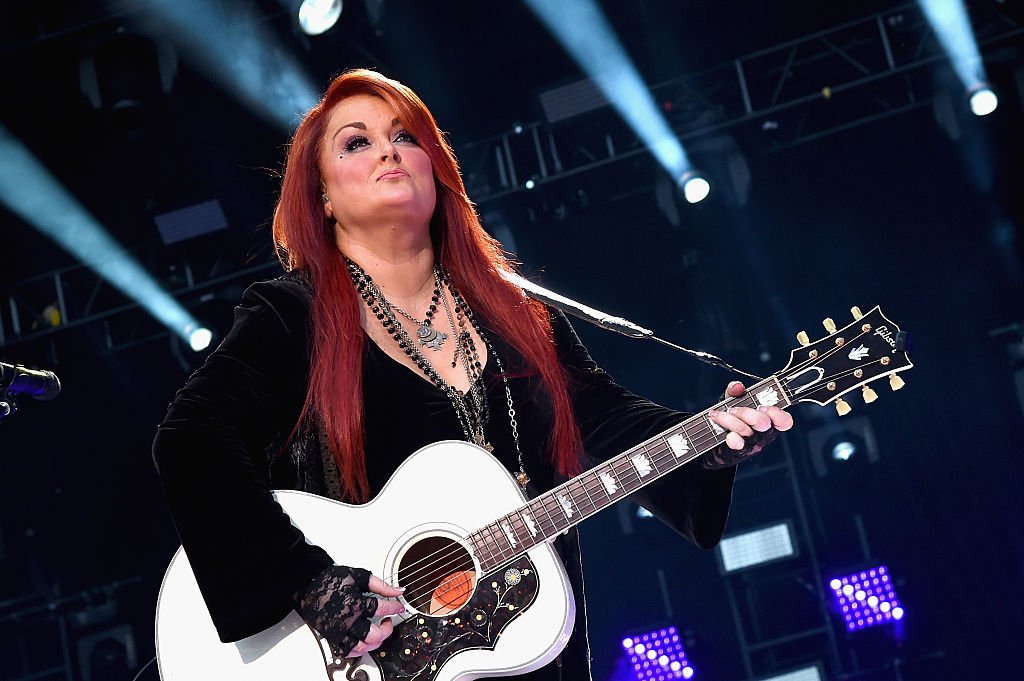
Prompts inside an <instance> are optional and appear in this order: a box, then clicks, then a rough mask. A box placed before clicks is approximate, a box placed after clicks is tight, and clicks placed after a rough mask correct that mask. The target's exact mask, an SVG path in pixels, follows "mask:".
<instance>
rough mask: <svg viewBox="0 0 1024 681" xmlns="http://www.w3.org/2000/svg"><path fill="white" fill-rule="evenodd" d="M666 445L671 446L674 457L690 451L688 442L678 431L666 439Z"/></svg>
mask: <svg viewBox="0 0 1024 681" xmlns="http://www.w3.org/2000/svg"><path fill="white" fill-rule="evenodd" d="M668 446H669V447H671V448H672V453H673V454H675V455H676V457H680V456H683V455H684V454H686V453H687V452H688V451H690V443H689V442H688V441H687V439H686V438H685V437H683V436H682V435H681V434H680V433H676V434H675V435H673V436H672V437H670V438H669V439H668Z"/></svg>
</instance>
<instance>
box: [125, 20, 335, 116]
mask: <svg viewBox="0 0 1024 681" xmlns="http://www.w3.org/2000/svg"><path fill="white" fill-rule="evenodd" d="M143 7H144V10H143V11H145V12H147V13H149V14H150V15H151V16H152V17H153V18H155V19H156V20H157V21H159V22H160V24H161V25H162V26H164V27H166V29H167V30H168V31H169V32H170V33H171V34H172V36H173V37H174V39H175V42H176V43H177V44H178V45H180V46H181V48H182V51H183V54H186V55H188V56H189V57H190V58H191V59H193V60H194V61H196V62H197V63H198V64H199V65H200V66H201V67H202V68H203V69H204V70H205V71H206V72H208V73H209V74H210V75H211V77H212V78H214V79H215V80H217V81H218V82H220V84H221V85H223V86H224V87H225V88H226V89H227V90H229V91H231V92H233V93H234V95H235V96H236V97H238V98H239V99H240V100H241V101H242V102H244V103H245V104H246V105H248V106H250V107H251V108H252V109H253V110H254V111H256V112H258V113H259V114H260V115H262V116H264V117H266V118H267V119H269V120H271V121H273V122H274V123H276V124H278V125H280V126H281V127H283V128H285V129H286V130H291V129H292V128H294V127H295V126H297V125H298V122H299V120H300V117H301V116H302V115H303V114H304V113H305V112H306V111H308V110H309V109H310V108H311V107H312V106H313V105H314V104H316V102H317V99H318V95H317V91H316V88H315V87H313V85H312V82H311V81H310V80H309V77H308V76H307V75H306V74H305V72H303V70H302V69H301V68H300V66H299V64H298V61H297V60H296V59H295V57H294V55H292V54H291V53H289V52H288V51H287V50H285V49H284V48H283V47H282V46H281V45H280V44H279V43H278V42H277V41H276V40H275V39H274V38H273V37H272V36H271V34H270V33H269V31H267V29H266V26H265V25H264V22H263V21H261V19H260V18H259V17H257V16H256V15H254V13H253V10H252V8H251V6H249V5H246V4H242V3H239V2H238V1H237V0H225V1H224V2H209V1H208V0H174V2H148V3H143ZM338 11H339V12H340V11H341V9H340V3H339V9H338Z"/></svg>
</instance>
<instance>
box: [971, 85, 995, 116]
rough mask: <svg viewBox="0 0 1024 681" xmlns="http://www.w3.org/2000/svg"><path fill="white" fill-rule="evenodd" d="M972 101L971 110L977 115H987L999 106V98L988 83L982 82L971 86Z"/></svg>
mask: <svg viewBox="0 0 1024 681" xmlns="http://www.w3.org/2000/svg"><path fill="white" fill-rule="evenodd" d="M968 94H969V97H970V103H971V112H972V113H973V114H974V115H975V116H987V115H989V114H990V113H992V112H993V111H995V110H996V107H997V106H999V98H998V97H997V96H996V93H995V91H994V90H992V88H990V87H989V86H988V85H985V84H981V85H976V86H974V87H973V88H971V89H970V90H969V92H968Z"/></svg>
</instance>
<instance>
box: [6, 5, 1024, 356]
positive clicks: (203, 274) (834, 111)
mask: <svg viewBox="0 0 1024 681" xmlns="http://www.w3.org/2000/svg"><path fill="white" fill-rule="evenodd" d="M969 8H970V11H971V21H972V25H973V27H974V32H975V35H976V38H977V41H978V44H979V48H980V49H981V51H982V55H983V57H984V56H986V55H988V56H991V55H993V54H995V53H996V52H997V51H998V50H1000V49H1001V48H1004V47H1005V46H1007V45H1008V44H1009V43H1010V42H1011V41H1012V40H1013V39H1014V38H1018V37H1019V36H1021V35H1022V34H1024V28H1022V27H1021V26H1020V25H1019V24H1018V23H1017V22H1015V21H1014V20H1013V19H1011V18H1010V17H1008V16H1007V15H1006V14H1005V13H1003V12H1001V11H1000V10H999V8H998V7H996V6H995V5H994V4H993V3H988V2H975V3H970V5H969ZM945 59H947V57H946V55H945V53H944V52H943V50H942V48H941V46H940V45H939V43H938V41H937V39H936V37H935V35H934V33H933V32H932V30H931V28H930V26H929V24H928V22H927V21H926V19H925V17H924V16H923V15H922V13H921V11H920V9H919V7H918V6H917V5H916V4H915V3H908V4H906V5H901V6H899V7H896V8H894V9H890V10H886V11H884V12H880V13H877V14H872V15H870V16H867V17H864V18H862V19H858V20H856V21H851V22H848V23H845V24H842V25H839V26H835V27H833V28H830V29H828V30H825V31H820V32H818V33H813V34H810V35H807V36H804V37H802V38H799V39H797V40H793V41H790V42H786V43H783V44H780V45H777V46H775V47H771V48H768V49H765V50H760V51H757V52H753V53H750V54H747V55H744V56H742V57H739V58H737V59H735V60H732V61H730V62H727V63H725V64H721V65H719V66H717V67H715V68H712V69H709V70H707V71H704V72H701V73H696V74H691V75H686V76H681V77H679V78H675V79H672V80H669V81H666V82H663V83H659V84H656V85H654V86H653V87H652V88H651V89H652V93H653V94H654V97H655V101H657V102H659V103H660V105H661V106H662V109H663V111H664V112H665V114H666V117H667V119H668V121H669V123H670V125H671V127H672V129H673V131H674V132H675V134H676V135H677V136H678V138H679V139H680V140H682V141H683V142H684V143H685V144H690V145H691V146H699V143H700V142H701V140H702V139H708V138H711V137H714V136H716V135H721V134H724V133H725V132H727V131H728V132H740V131H743V132H745V133H746V134H744V135H743V144H744V148H745V150H746V151H748V152H761V153H766V152H772V151H775V150H779V149H784V148H788V147H792V146H794V145H799V144H804V143H806V142H810V141H813V140H818V139H821V138H822V137H825V136H827V135H831V134H835V133H838V132H840V131H843V130H848V129H850V128H854V127H857V126H860V125H864V124H866V123H871V122H874V121H878V120H881V119H884V118H887V117H890V116H894V115H897V114H900V113H903V112H906V111H909V110H912V109H915V108H918V107H921V106H924V105H927V104H929V103H930V102H931V101H932V99H933V98H934V96H935V84H934V79H933V69H929V68H926V67H929V66H935V65H938V64H940V63H941V62H942V61H943V60H945ZM591 89H592V88H591ZM562 90H563V91H564V90H566V88H562ZM577 94H578V93H577ZM542 97H543V95H542ZM550 99H551V98H550V97H548V100H550ZM548 103H549V102H548ZM548 103H546V104H545V108H547V104H548ZM567 118H568V119H569V120H571V121H572V124H571V125H566V124H565V123H564V121H565V120H566V119H567ZM458 155H459V158H460V160H461V163H462V168H463V172H464V174H465V179H466V185H467V189H468V191H469V195H470V196H472V197H473V199H474V200H475V201H476V202H477V203H478V204H481V205H482V204H486V203H488V202H491V201H495V200H497V199H501V198H503V197H507V196H510V195H513V194H516V193H518V192H529V191H530V189H528V188H527V182H528V181H532V182H531V183H530V186H531V187H537V186H539V185H540V184H543V183H553V182H556V181H559V180H562V179H564V178H568V177H572V176H574V175H579V174H581V173H589V172H592V171H595V170H597V169H599V168H604V167H610V166H612V165H614V164H618V163H620V162H621V161H624V160H627V159H631V158H632V159H640V158H643V157H645V156H649V151H648V150H647V148H646V147H644V145H643V143H642V142H641V141H640V140H639V138H638V137H637V136H636V134H635V133H634V132H633V131H631V130H630V129H629V127H628V126H627V125H626V123H625V122H624V121H622V120H621V119H620V118H619V117H618V116H617V115H616V114H615V113H614V112H613V111H612V110H611V108H610V107H609V106H607V105H606V104H605V103H604V102H602V100H601V98H600V97H599V96H598V97H597V98H596V99H594V98H591V102H590V104H589V105H588V108H587V110H586V111H581V112H580V113H578V114H576V115H569V116H566V115H562V116H560V117H559V118H558V120H555V121H554V122H548V121H535V122H532V123H529V124H524V125H519V126H516V128H515V129H514V130H509V131H507V132H505V133H503V134H500V135H496V136H493V137H490V138H487V139H484V140H480V141H476V142H472V143H469V144H465V145H458ZM633 181H635V177H634V178H633ZM160 257H164V258H166V257H169V256H167V255H166V254H165V255H163V256H160ZM277 267H278V266H277V264H276V262H274V261H272V260H267V261H265V262H262V263H259V264H253V263H246V264H245V265H244V266H233V265H227V266H224V265H223V264H222V266H220V267H219V268H218V267H210V266H209V264H208V263H204V264H197V263H196V262H194V257H187V256H179V257H178V262H176V263H172V264H170V265H168V264H166V263H164V264H163V265H162V267H161V269H160V273H161V274H160V276H158V279H160V280H161V281H162V282H163V283H164V284H165V287H166V288H167V290H168V291H170V292H171V293H172V294H173V295H174V296H175V297H176V298H179V299H185V298H188V297H190V296H193V295H196V294H199V293H202V292H204V291H213V290H216V289H217V288H218V287H221V288H223V287H226V286H230V285H235V284H237V283H239V282H242V281H246V280H249V279H251V278H253V277H256V276H260V275H266V276H270V275H271V274H272V273H273V272H275V271H278V270H277ZM150 271H154V269H153V268H150ZM2 295H3V297H4V298H5V299H6V300H5V301H2V302H0V348H9V347H13V346H15V345H18V344H21V343H25V342H28V341H35V340H39V339H43V338H46V337H49V336H52V335H53V334H55V333H58V332H60V331H64V330H69V329H73V328H80V327H83V326H86V325H91V324H99V325H102V327H103V334H104V339H105V343H106V346H107V348H108V349H110V350H112V351H113V350H118V349H121V348H125V347H129V346H131V345H134V344H137V343H139V342H142V341H144V340H148V339H151V338H154V337H159V336H166V335H168V332H167V331H166V330H164V329H161V328H159V326H158V325H156V324H155V322H153V321H152V320H151V319H150V318H149V315H148V314H147V313H146V312H145V311H144V310H142V309H141V307H140V306H139V305H138V303H137V302H135V301H133V300H131V299H130V298H128V297H127V296H125V295H123V294H121V293H119V292H117V291H115V290H114V289H113V288H111V287H110V286H109V285H108V284H107V283H106V282H105V281H104V280H103V278H102V276H100V275H99V274H96V273H94V272H93V271H91V270H89V269H88V268H86V267H85V266H74V267H68V268H64V269H61V270H57V271H54V272H50V273H47V274H44V275H40V276H37V277H34V278H32V279H29V280H27V281H23V282H20V283H18V284H16V285H14V286H13V287H11V288H10V289H9V290H7V291H5V292H3V294H2Z"/></svg>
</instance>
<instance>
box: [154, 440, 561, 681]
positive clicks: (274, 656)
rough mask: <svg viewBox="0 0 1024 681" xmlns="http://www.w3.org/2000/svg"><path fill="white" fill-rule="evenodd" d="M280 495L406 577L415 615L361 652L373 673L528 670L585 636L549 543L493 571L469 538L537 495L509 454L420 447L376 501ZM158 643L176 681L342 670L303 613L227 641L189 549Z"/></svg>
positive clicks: (366, 557)
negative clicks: (485, 568)
mask: <svg viewBox="0 0 1024 681" xmlns="http://www.w3.org/2000/svg"><path fill="white" fill-rule="evenodd" d="M275 496H276V498H277V500H278V502H280V504H281V506H282V507H283V508H284V510H285V512H286V513H287V514H288V515H289V517H290V518H291V519H292V522H293V523H294V524H295V525H296V526H297V527H298V528H299V529H300V530H302V532H303V533H304V534H305V535H306V537H307V539H308V540H309V541H310V542H312V543H313V544H316V545H318V546H321V547H323V548H324V550H326V551H327V552H328V553H329V554H330V555H331V557H332V558H333V559H334V560H335V562H336V563H338V564H341V565H351V566H355V567H363V568H366V569H367V570H370V571H371V572H372V573H373V574H375V575H378V576H381V577H382V578H383V579H384V580H385V581H389V582H390V583H392V584H395V583H397V585H398V586H405V587H406V592H405V593H404V594H403V595H402V597H401V600H402V601H403V602H405V603H406V607H407V611H408V612H409V614H408V615H407V616H406V619H405V620H404V621H402V622H401V623H399V622H398V620H396V621H395V631H394V633H393V634H392V635H391V636H390V637H389V638H388V639H387V640H386V641H385V642H384V645H383V646H382V647H381V648H380V649H378V650H376V651H373V653H370V654H367V655H364V656H363V657H362V659H361V660H360V661H359V665H358V668H357V669H358V670H359V671H363V672H365V673H366V675H367V676H366V678H367V679H369V680H370V681H397V679H403V680H409V681H456V680H463V679H467V680H468V679H475V678H479V677H482V676H511V675H516V674H523V673H526V672H528V671H531V670H533V669H537V668H539V667H541V666H543V665H545V664H547V663H548V662H550V661H551V660H553V659H554V658H555V656H557V655H558V653H559V652H560V651H561V650H562V648H564V647H565V643H566V642H567V641H568V639H569V635H570V634H571V633H572V628H573V623H574V621H575V604H574V601H573V596H572V591H571V590H570V588H569V583H568V581H567V578H566V575H565V571H564V569H563V567H562V564H561V561H560V560H559V559H558V557H557V555H556V554H555V552H554V550H553V549H552V548H551V546H550V544H548V543H541V544H538V545H536V546H534V547H533V548H531V549H529V550H528V551H526V552H525V553H524V555H522V556H519V557H518V558H515V559H514V560H513V561H511V562H509V563H507V564H504V565H502V566H501V567H500V568H498V569H496V570H492V572H491V574H481V571H480V562H479V560H478V557H477V556H474V555H473V549H472V545H471V544H470V543H469V542H468V541H467V540H466V538H467V537H468V536H469V535H470V533H471V532H473V531H474V530H476V529H477V528H479V527H482V526H484V525H486V524H487V523H488V522H490V521H492V520H493V519H494V518H496V517H500V516H502V515H504V514H506V513H509V512H511V511H514V510H515V509H517V508H519V507H520V506H522V505H523V503H524V501H525V500H524V497H523V495H522V494H521V492H520V490H519V487H518V486H517V485H516V482H515V480H514V479H513V478H512V476H511V475H509V473H508V471H507V470H506V469H505V468H504V467H503V466H502V465H501V463H499V462H498V461H497V460H496V459H495V458H494V457H492V456H491V455H490V454H489V453H487V452H486V451H484V450H483V449H481V448H479V447H476V446H475V445H471V444H468V443H466V442H457V441H445V442H438V443H435V444H431V445H428V446H426V447H424V448H423V449H420V450H419V451H417V452H416V453H415V454H413V455H412V456H410V457H409V458H408V459H407V460H406V461H405V462H404V463H403V464H402V465H401V466H400V467H399V469H398V470H397V471H396V472H395V474H394V476H393V477H392V478H391V480H390V481H389V482H388V484H387V485H386V486H385V488H384V489H383V490H382V491H381V493H380V494H379V495H378V496H377V497H376V498H375V499H374V500H372V501H371V502H369V503H367V504H365V505H363V506H352V505H348V504H343V503H339V502H335V501H331V500H328V499H324V498H322V497H318V496H315V495H312V494H307V493H304V492H288V491H283V492H276V493H275ZM439 556H441V557H444V560H440V559H439V558H438V557H439ZM449 557H450V558H451V559H450V560H449V559H448V558H449ZM428 613H434V614H428ZM400 618H401V616H400ZM156 647H157V659H158V662H159V668H160V676H161V678H162V679H163V681H202V680H203V679H210V680H214V679H216V680H217V681H220V680H222V679H232V680H233V681H234V680H237V681H281V680H282V679H288V680H289V681H322V680H323V679H325V678H331V676H329V674H328V667H327V665H328V664H329V662H330V661H329V659H325V656H324V653H323V648H322V646H321V643H320V642H319V640H318V639H317V637H316V636H315V635H314V633H313V632H312V630H311V629H310V628H309V627H307V626H306V625H305V624H304V623H303V621H302V620H301V618H299V616H298V615H297V614H296V613H295V612H294V611H293V612H292V613H290V614H289V615H288V616H287V617H285V618H284V619H283V620H281V622H279V623H278V624H276V625H275V626H273V627H271V628H269V629H267V630H265V631H263V632H261V633H259V634H256V635H255V636H251V637H249V638H247V639H244V640H242V641H238V642H236V643H221V642H220V640H219V638H218V637H217V632H216V630H215V628H214V625H213V621H212V620H211V618H210V615H209V613H208V612H207V610H206V605H205V603H204V601H203V598H202V595H201V594H200V592H199V587H198V584H197V583H196V580H195V576H194V575H193V573H192V569H191V567H190V565H189V563H188V559H187V557H186V556H185V554H184V552H183V551H182V550H181V549H179V550H178V552H177V553H176V554H175V556H174V558H173V560H172V561H171V564H170V567H169V568H168V569H167V573H166V575H165V576H164V581H163V585H162V587H161V590H160V597H159V602H158V604H157V617H156ZM349 673H351V670H349ZM337 678H339V679H340V678H342V676H341V675H338V676H337ZM352 678H359V676H358V674H357V675H355V676H353V677H352Z"/></svg>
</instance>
